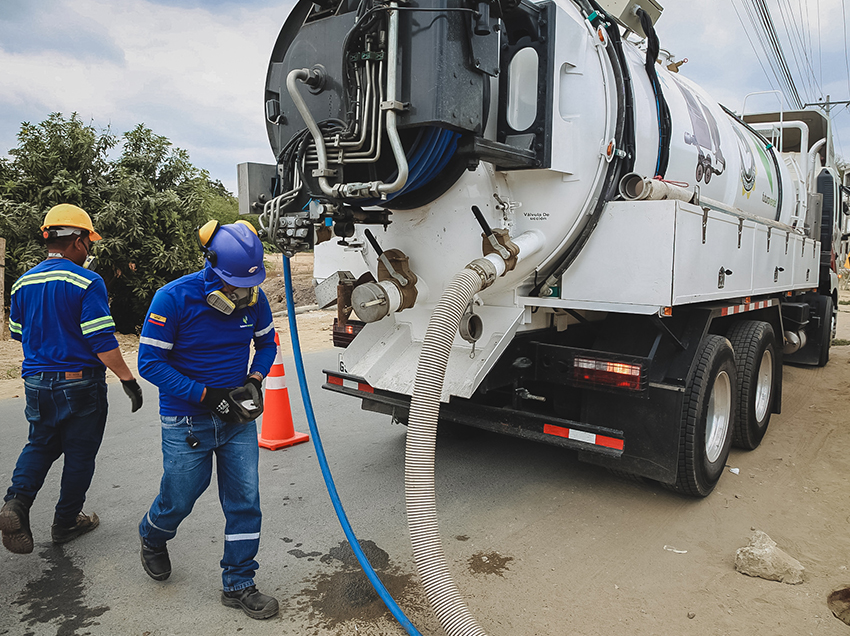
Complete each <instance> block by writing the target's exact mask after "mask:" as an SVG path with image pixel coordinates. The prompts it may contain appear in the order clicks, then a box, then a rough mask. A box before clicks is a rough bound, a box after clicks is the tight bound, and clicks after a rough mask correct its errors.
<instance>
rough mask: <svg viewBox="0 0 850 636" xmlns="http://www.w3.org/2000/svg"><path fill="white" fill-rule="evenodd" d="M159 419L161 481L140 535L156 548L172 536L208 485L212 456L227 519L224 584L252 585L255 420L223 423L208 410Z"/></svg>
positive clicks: (256, 542)
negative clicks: (191, 441) (189, 439)
mask: <svg viewBox="0 0 850 636" xmlns="http://www.w3.org/2000/svg"><path fill="white" fill-rule="evenodd" d="M160 419H161V420H162V468H163V474H162V482H161V483H160V489H159V495H157V497H156V499H155V500H154V502H153V504H152V505H151V508H150V510H149V511H148V513H147V514H146V515H145V516H144V518H143V519H142V521H141V523H140V524H139V534H140V535H141V536H142V538H143V539H144V540H145V541H146V542H147V543H148V545H151V546H154V547H159V546H163V545H165V543H166V541H168V540H170V539H173V538H174V536H175V535H176V534H177V526H179V525H180V522H181V521H183V519H185V518H186V517H187V516H189V513H190V512H192V507H193V506H194V505H195V502H196V501H197V500H198V497H200V496H201V494H202V493H203V492H204V491H205V490H206V489H207V486H209V485H210V481H211V479H212V467H213V455H215V459H216V472H217V475H218V497H219V500H220V501H221V509H222V511H223V512H224V518H225V526H224V558H222V560H221V567H222V575H221V578H222V586H223V588H224V590H225V591H227V592H233V591H236V590H241V589H244V588H246V587H249V586H251V585H254V572H255V571H256V569H257V567H258V566H257V562H256V561H255V560H254V557H255V556H256V555H257V550H258V549H259V546H260V522H261V519H262V513H261V512H260V487H259V482H260V479H259V468H258V464H259V459H260V451H259V446H258V444H257V424H256V422H249V423H248V424H243V425H240V424H226V423H225V422H224V421H223V420H221V419H220V418H219V417H217V416H215V415H213V414H212V413H209V414H205V415H192V416H183V417H170V416H165V415H163V416H161V418H160ZM190 434H191V435H193V436H194V437H195V438H196V439H197V441H198V442H199V443H198V445H197V446H196V447H195V448H192V447H191V446H190V445H189V443H188V442H187V441H186V438H187V437H188V436H189V435H190Z"/></svg>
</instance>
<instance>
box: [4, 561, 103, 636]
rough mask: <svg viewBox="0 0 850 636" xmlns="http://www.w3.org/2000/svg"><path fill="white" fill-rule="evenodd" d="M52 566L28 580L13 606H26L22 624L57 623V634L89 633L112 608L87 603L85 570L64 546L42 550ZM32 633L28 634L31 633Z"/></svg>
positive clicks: (74, 634)
mask: <svg viewBox="0 0 850 636" xmlns="http://www.w3.org/2000/svg"><path fill="white" fill-rule="evenodd" d="M39 556H40V557H41V558H42V559H43V560H44V561H46V562H47V563H48V565H49V567H48V568H47V569H46V570H45V571H44V572H43V573H42V574H41V577H40V578H38V579H36V580H34V581H30V582H29V583H27V585H26V587H25V588H24V589H23V590H22V591H21V592H20V594H18V597H17V599H16V600H15V601H13V603H12V604H13V605H20V606H21V607H23V608H24V612H23V615H22V616H21V623H26V624H27V625H28V626H29V627H34V626H35V625H36V624H39V623H42V624H43V623H53V624H54V625H55V626H56V627H57V630H56V636H76V635H77V634H85V633H87V632H85V631H82V632H81V631H79V630H83V629H84V628H86V627H91V626H92V625H97V624H98V623H97V622H96V621H95V620H94V619H96V618H97V617H98V616H102V615H103V614H105V613H106V612H108V611H109V607H108V606H106V605H102V606H100V607H88V606H87V605H86V604H85V603H84V600H83V599H84V597H85V579H84V576H83V571H82V570H81V569H80V568H78V567H77V566H76V565H74V562H73V561H72V560H71V557H69V556H68V555H66V554H65V551H64V550H63V548H61V547H57V546H49V547H47V548H45V549H44V550H42V551H41V552H39ZM31 634H32V632H28V633H27V635H25V636H30V635H31Z"/></svg>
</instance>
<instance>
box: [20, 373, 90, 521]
mask: <svg viewBox="0 0 850 636" xmlns="http://www.w3.org/2000/svg"><path fill="white" fill-rule="evenodd" d="M83 375H84V377H83V378H81V379H78V380H65V379H64V377H65V374H64V373H48V372H44V373H36V374H35V375H29V376H27V377H25V378H24V387H25V391H26V399H27V406H26V409H25V410H24V414H25V415H26V418H27V420H28V421H29V424H30V430H29V439H28V440H27V444H26V446H24V450H23V451H21V454H20V456H19V457H18V463H17V465H16V466H15V472H14V473H13V474H12V485H11V487H10V488H9V490H8V491H7V493H6V496H5V497H4V500H5V501H9V500H10V499H14V498H18V499H21V500H22V501H24V502H25V503H27V504H29V505H32V502H33V500H35V496H36V495H37V494H38V491H39V490H40V489H41V487H42V485H43V484H44V478H45V477H46V476H47V472H48V471H49V470H50V467H51V466H52V465H53V462H55V461H56V460H57V459H59V457H60V455H62V454H63V453H64V455H65V465H64V466H63V468H62V482H61V487H60V490H59V502H58V503H57V504H56V512H55V514H54V518H53V522H54V523H57V524H59V525H61V526H66V527H70V526H73V525H74V523H75V522H76V519H77V515H78V514H79V513H80V511H81V510H82V509H83V503H85V501H86V492H87V491H88V489H89V486H90V485H91V480H92V477H93V476H94V463H95V457H96V456H97V451H98V450H99V449H100V443H101V441H102V440H103V431H104V429H105V428H106V411H107V403H106V381H105V380H104V371H103V369H86V370H85V371H84V372H83Z"/></svg>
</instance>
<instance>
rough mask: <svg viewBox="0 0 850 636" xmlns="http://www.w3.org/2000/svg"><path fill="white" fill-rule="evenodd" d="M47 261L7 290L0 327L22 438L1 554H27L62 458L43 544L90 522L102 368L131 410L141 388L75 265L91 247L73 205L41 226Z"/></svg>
mask: <svg viewBox="0 0 850 636" xmlns="http://www.w3.org/2000/svg"><path fill="white" fill-rule="evenodd" d="M41 232H42V237H43V238H44V241H45V243H46V245H47V258H46V259H45V260H43V261H42V262H41V263H39V264H38V265H36V266H35V267H33V268H32V269H30V270H29V271H28V272H27V273H25V274H24V275H23V276H21V277H20V278H19V279H18V280H17V281H15V284H14V285H13V286H12V295H11V298H10V308H9V329H10V331H11V332H12V338H14V339H15V340H18V341H20V343H21V346H22V347H23V350H24V362H23V364H22V366H21V376H22V377H23V379H24V386H25V391H26V405H27V408H26V410H25V414H26V418H27V420H28V421H29V424H30V432H29V439H28V441H27V444H26V446H24V449H23V450H22V451H21V454H20V456H19V457H18V462H17V465H16V466H15V470H14V473H13V474H12V484H11V486H9V489H8V491H7V492H6V495H5V497H4V504H3V507H2V508H0V533H2V540H3V545H4V546H5V547H6V549H7V550H9V551H10V552H15V553H18V554H28V553H30V552H32V550H33V535H32V530H31V529H30V522H29V510H30V507H31V506H32V503H33V500H34V499H35V497H36V495H37V494H38V491H39V490H40V489H41V486H42V484H43V483H44V478H45V476H46V475H47V473H48V471H49V470H50V467H51V465H52V464H53V462H54V461H55V460H56V459H57V458H58V457H59V456H60V455H64V456H65V461H64V467H63V469H62V488H61V491H60V494H59V501H58V503H57V504H56V510H55V513H54V515H53V526H52V528H51V536H52V539H53V543H56V544H61V543H67V542H68V541H71V540H73V539H76V538H77V537H79V536H80V535H83V534H85V533H87V532H90V531H91V530H94V529H95V528H96V527H97V526H98V524H99V523H100V521H99V520H98V518H97V515H96V514H91V515H87V514H85V513H83V512H82V507H83V503H84V501H85V499H86V492H87V491H88V488H89V486H90V485H91V481H92V477H93V475H94V464H95V457H96V455H97V451H98V449H99V448H100V443H101V440H102V439H103V432H104V428H105V425H106V411H107V403H106V379H105V370H106V367H108V368H109V369H111V370H112V371H113V372H114V373H115V375H117V376H118V378H119V379H120V380H121V384H122V385H123V388H124V391H125V392H126V393H127V395H128V396H129V397H130V401H131V407H132V410H133V411H136V410H138V409H139V408H140V407H141V406H142V389H141V387H140V386H139V383H138V382H137V381H136V379H135V378H134V377H133V373H132V372H131V371H130V369H129V368H128V367H127V364H126V363H125V362H124V358H123V356H122V355H121V350H120V349H119V347H118V341H117V340H116V339H115V323H114V322H113V320H112V316H111V315H110V312H109V303H108V300H107V295H106V285H105V284H104V282H103V279H102V278H101V277H100V276H99V275H98V274H96V273H95V272H93V271H91V270H89V269H86V268H84V267H83V265H84V264H85V263H86V260H87V259H88V258H89V252H90V250H91V244H92V241H99V240H100V238H101V237H100V234H98V233H97V232H95V231H94V227H93V226H92V222H91V218H90V217H89V215H88V214H87V213H86V212H85V210H83V209H82V208H79V207H77V206H76V205H71V204H69V203H62V204H60V205H57V206H55V207H53V208H51V209H50V210H49V211H48V213H47V216H45V218H44V223H43V224H42V226H41Z"/></svg>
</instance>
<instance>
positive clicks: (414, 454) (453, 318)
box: [404, 268, 485, 636]
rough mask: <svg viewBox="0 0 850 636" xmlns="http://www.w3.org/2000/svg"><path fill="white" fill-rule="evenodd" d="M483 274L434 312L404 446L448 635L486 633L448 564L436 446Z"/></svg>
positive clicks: (420, 563) (411, 510) (464, 276)
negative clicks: (447, 383) (465, 321)
mask: <svg viewBox="0 0 850 636" xmlns="http://www.w3.org/2000/svg"><path fill="white" fill-rule="evenodd" d="M484 279H485V277H484V276H483V275H482V273H481V272H479V271H477V268H475V269H473V268H470V269H464V270H463V271H461V272H460V273H458V274H457V275H456V276H455V277H454V279H453V280H452V282H451V283H450V284H449V286H448V288H447V289H446V291H445V293H444V294H443V296H442V298H441V299H440V302H439V303H438V304H437V307H436V309H434V313H433V314H432V315H431V320H430V322H429V323H428V329H427V331H426V333H425V340H424V342H423V344H422V352H421V353H420V355H419V364H418V366H417V367H416V380H415V384H414V387H413V397H412V399H411V402H410V416H409V419H408V429H407V444H406V447H405V468H404V483H405V492H406V497H407V520H408V527H409V530H410V541H411V543H412V545H413V557H414V559H415V561H416V566H417V568H418V570H419V577H420V578H421V579H422V584H423V586H424V588H425V594H426V596H427V597H428V601H429V602H430V603H431V607H432V608H433V609H434V613H435V614H436V615H437V618H438V619H439V621H440V624H441V625H442V626H443V629H445V630H446V633H447V634H448V635H449V636H485V632H484V630H483V629H482V628H481V627H480V626H479V625H478V623H477V621H476V620H475V618H473V616H472V614H470V612H469V609H468V608H467V607H466V603H465V602H464V601H463V599H462V598H461V596H460V592H459V591H458V589H457V585H456V584H455V582H454V580H453V579H452V577H451V574H450V573H449V570H448V566H447V565H446V558H445V555H444V554H443V547H442V544H441V543H440V530H439V527H438V525H437V506H436V495H435V488H434V455H435V452H434V449H435V446H436V436H437V419H438V417H439V413H440V394H441V393H442V390H443V379H444V377H445V373H446V367H447V365H448V361H449V355H450V354H451V350H452V342H453V341H454V337H455V334H456V333H457V331H458V327H459V325H460V319H461V317H462V316H463V314H464V312H465V311H466V308H467V307H468V305H469V303H470V301H471V300H472V297H473V296H474V295H475V294H476V293H477V292H478V291H480V290H481V289H482V287H484V285H485V282H484Z"/></svg>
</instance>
